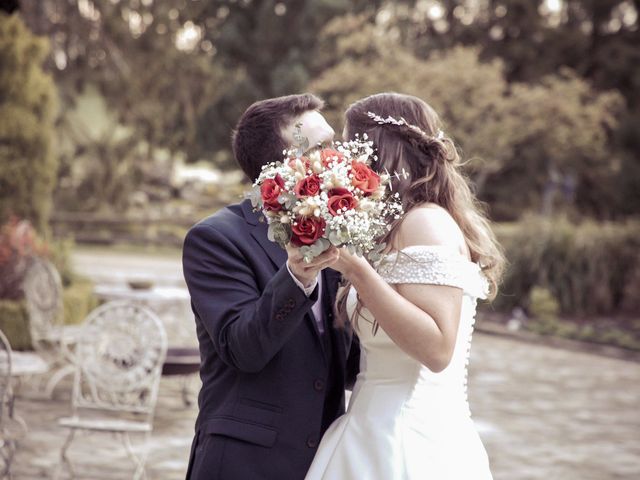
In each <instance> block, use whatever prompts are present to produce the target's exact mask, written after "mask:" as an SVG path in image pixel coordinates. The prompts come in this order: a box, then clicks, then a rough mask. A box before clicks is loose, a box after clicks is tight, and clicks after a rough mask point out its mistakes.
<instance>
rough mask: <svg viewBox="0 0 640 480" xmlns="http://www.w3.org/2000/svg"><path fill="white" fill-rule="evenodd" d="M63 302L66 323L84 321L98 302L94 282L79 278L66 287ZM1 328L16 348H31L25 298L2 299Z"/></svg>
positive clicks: (0, 309)
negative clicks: (94, 291)
mask: <svg viewBox="0 0 640 480" xmlns="http://www.w3.org/2000/svg"><path fill="white" fill-rule="evenodd" d="M62 303H63V311H62V314H63V316H64V317H63V318H64V323H65V324H66V325H76V324H79V323H82V321H83V320H84V319H85V318H86V316H87V315H88V314H89V312H90V311H91V310H93V309H94V308H95V307H96V306H97V304H98V302H97V299H96V297H95V296H94V295H93V284H92V283H91V282H90V281H88V280H78V281H77V282H76V283H74V284H73V285H71V286H69V287H67V288H65V289H64V291H63V293H62ZM0 330H2V331H3V332H4V334H5V335H6V336H7V338H8V339H9V343H11V347H12V348H13V349H14V350H28V349H31V335H30V334H29V314H28V313H27V307H26V303H25V301H24V300H0Z"/></svg>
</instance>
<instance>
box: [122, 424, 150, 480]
mask: <svg viewBox="0 0 640 480" xmlns="http://www.w3.org/2000/svg"><path fill="white" fill-rule="evenodd" d="M121 436H122V438H123V441H124V445H125V448H126V449H127V454H128V455H129V458H131V460H133V462H134V463H135V466H136V471H135V473H134V474H133V479H134V480H140V479H141V478H146V471H145V464H146V463H147V456H148V454H149V434H148V433H145V434H144V443H143V445H144V446H143V451H142V454H141V455H139V456H138V455H136V453H135V451H134V450H133V444H132V443H131V437H130V436H129V433H128V432H122V433H121Z"/></svg>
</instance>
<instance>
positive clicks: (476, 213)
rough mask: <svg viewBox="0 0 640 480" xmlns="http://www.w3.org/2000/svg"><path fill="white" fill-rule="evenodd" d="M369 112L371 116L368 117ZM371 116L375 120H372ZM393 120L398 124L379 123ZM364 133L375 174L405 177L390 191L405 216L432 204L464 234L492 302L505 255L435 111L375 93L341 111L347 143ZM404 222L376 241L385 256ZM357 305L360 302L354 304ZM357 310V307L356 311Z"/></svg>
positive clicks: (342, 295) (340, 312) (410, 99)
mask: <svg viewBox="0 0 640 480" xmlns="http://www.w3.org/2000/svg"><path fill="white" fill-rule="evenodd" d="M370 112H371V113H370ZM374 114H375V118H374ZM388 117H392V118H393V119H395V120H396V121H398V120H401V119H402V120H403V121H399V122H393V121H391V122H388V123H380V122H381V119H386V118H388ZM365 133H366V134H367V135H368V137H369V139H370V140H372V141H373V143H374V147H375V148H376V149H377V155H378V160H377V161H375V162H374V163H373V165H372V168H373V169H374V170H376V171H377V172H380V173H381V172H385V171H388V172H389V173H391V174H393V173H401V172H406V174H405V175H404V176H403V175H399V176H397V177H393V178H392V180H391V185H392V189H393V191H394V192H398V193H399V194H400V199H401V201H402V204H403V207H404V211H405V213H407V212H409V211H410V210H411V209H412V208H414V207H416V206H418V205H421V204H424V203H434V204H436V205H439V206H440V207H442V208H444V209H445V210H446V211H447V212H448V213H449V214H450V215H451V216H452V217H453V219H454V220H455V221H456V223H457V224H458V226H459V227H460V229H461V230H462V233H463V235H464V238H465V241H466V244H467V246H468V248H469V251H470V254H471V260H472V261H473V262H475V263H477V264H478V265H480V267H481V269H482V271H483V273H484V275H485V276H486V278H487V280H488V282H489V298H490V299H493V298H495V296H496V294H497V291H498V284H499V282H500V278H501V276H502V272H503V269H504V263H505V260H504V255H503V253H502V249H501V247H500V245H499V244H498V242H497V240H496V237H495V235H494V233H493V232H492V230H491V227H490V222H489V220H488V218H487V215H486V212H485V208H484V205H483V204H481V203H480V202H479V201H478V199H477V198H476V197H475V195H474V193H473V192H472V190H471V187H470V182H469V180H468V178H467V177H466V176H465V175H464V173H463V172H462V171H461V166H462V162H461V159H460V155H459V153H458V151H457V149H456V146H455V144H454V143H453V140H451V138H449V137H448V136H447V135H443V134H442V133H441V123H440V119H439V118H438V115H437V114H436V112H435V111H434V110H433V108H431V107H430V106H429V105H428V104H427V103H426V102H424V101H423V100H421V99H419V98H417V97H414V96H411V95H403V94H399V93H379V94H376V95H371V96H369V97H366V98H363V99H362V100H358V101H357V102H355V103H353V104H352V105H351V106H350V107H349V108H348V109H347V111H346V112H345V136H346V138H345V140H347V139H352V138H354V137H355V135H356V134H359V135H363V134H365ZM402 221H403V219H400V220H398V221H395V222H394V223H392V228H391V230H390V231H389V232H388V234H386V235H385V236H384V237H383V238H380V239H379V241H380V242H384V243H386V245H387V249H386V251H387V252H388V251H389V250H390V249H391V248H392V247H391V246H392V244H393V240H394V239H395V236H396V235H397V233H398V230H399V227H400V224H401V223H402ZM349 286H350V285H348V284H346V285H344V286H343V288H342V290H341V292H339V294H338V301H337V306H336V310H337V315H336V319H337V323H338V325H344V323H345V322H346V321H347V314H346V297H347V294H348V291H349ZM358 303H359V302H358ZM358 312H359V308H358V309H357V310H356V313H358Z"/></svg>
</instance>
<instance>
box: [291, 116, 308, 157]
mask: <svg viewBox="0 0 640 480" xmlns="http://www.w3.org/2000/svg"><path fill="white" fill-rule="evenodd" d="M293 140H294V141H295V142H296V143H295V145H294V146H295V147H296V155H297V156H298V157H301V156H302V155H304V152H306V151H307V150H308V149H309V139H308V138H307V137H305V136H304V135H302V124H301V123H296V125H295V130H294V132H293Z"/></svg>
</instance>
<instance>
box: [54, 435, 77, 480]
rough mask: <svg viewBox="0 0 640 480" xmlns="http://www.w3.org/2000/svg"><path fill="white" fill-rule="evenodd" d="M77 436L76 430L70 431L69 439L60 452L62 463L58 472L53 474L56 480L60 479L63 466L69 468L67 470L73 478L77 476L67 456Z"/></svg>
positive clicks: (59, 464)
mask: <svg viewBox="0 0 640 480" xmlns="http://www.w3.org/2000/svg"><path fill="white" fill-rule="evenodd" d="M75 434H76V429H75V428H72V429H71V430H70V431H69V435H68V436H67V439H66V441H65V442H64V445H62V449H61V450H60V462H59V463H58V466H57V467H56V470H55V472H54V473H53V479H54V480H57V479H58V478H60V472H61V471H62V467H63V466H66V467H67V470H69V474H70V475H71V478H74V477H75V476H76V475H75V471H74V470H73V465H72V464H71V460H70V459H69V457H68V456H67V450H68V449H69V447H70V446H71V442H73V437H74V436H75Z"/></svg>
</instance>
